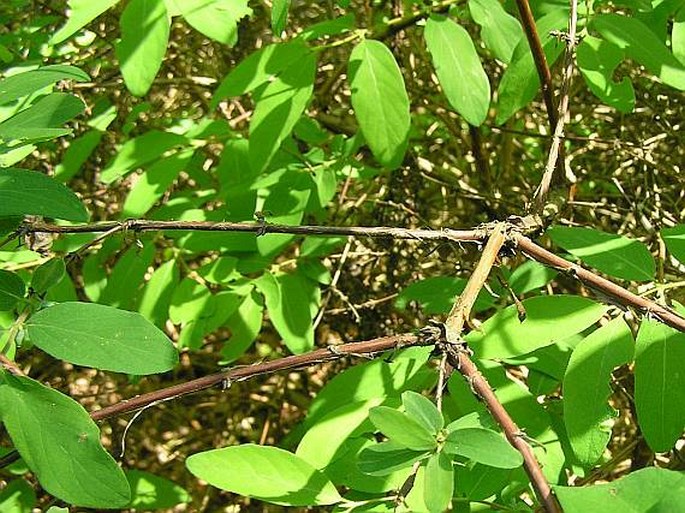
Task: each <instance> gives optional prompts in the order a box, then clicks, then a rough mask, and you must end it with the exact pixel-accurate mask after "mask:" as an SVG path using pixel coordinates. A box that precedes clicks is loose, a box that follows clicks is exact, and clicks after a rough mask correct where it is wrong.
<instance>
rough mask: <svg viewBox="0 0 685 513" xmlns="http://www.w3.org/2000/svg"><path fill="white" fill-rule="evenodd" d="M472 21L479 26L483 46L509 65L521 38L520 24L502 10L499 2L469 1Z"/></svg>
mask: <svg viewBox="0 0 685 513" xmlns="http://www.w3.org/2000/svg"><path fill="white" fill-rule="evenodd" d="M469 11H470V12H471V16H472V17H473V21H475V22H476V23H478V25H480V27H481V29H480V35H481V37H482V38H483V42H484V43H485V46H487V47H488V48H489V49H490V50H491V51H492V53H493V54H494V55H495V57H497V58H498V59H499V60H501V61H502V62H504V63H506V64H509V61H511V57H512V55H513V54H514V49H515V48H516V45H517V44H518V42H519V40H520V39H521V38H522V37H523V30H522V29H521V24H520V23H519V22H518V20H517V19H516V18H514V17H513V16H512V15H511V14H509V13H508V12H507V11H505V10H504V7H502V4H501V3H500V2H499V0H469Z"/></svg>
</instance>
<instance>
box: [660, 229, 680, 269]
mask: <svg viewBox="0 0 685 513" xmlns="http://www.w3.org/2000/svg"><path fill="white" fill-rule="evenodd" d="M661 236H662V237H663V238H664V242H665V243H666V247H667V248H668V251H669V253H671V255H672V256H673V257H674V258H675V259H677V260H678V261H679V262H680V263H681V264H685V224H677V225H675V226H673V227H672V228H664V229H663V230H661Z"/></svg>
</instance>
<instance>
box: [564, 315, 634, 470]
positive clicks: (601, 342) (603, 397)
mask: <svg viewBox="0 0 685 513" xmlns="http://www.w3.org/2000/svg"><path fill="white" fill-rule="evenodd" d="M632 357H633V337H632V334H631V332H630V328H628V325H627V324H626V323H625V322H624V321H623V319H622V318H621V317H618V318H616V319H614V320H613V321H611V322H610V323H609V324H607V325H605V326H602V327H601V328H599V329H597V330H595V331H594V332H592V334H590V335H589V336H587V337H586V338H584V339H583V340H582V341H581V342H580V343H579V344H578V345H577V346H576V348H575V350H574V351H573V353H572V354H571V359H570V361H569V364H568V367H567V369H566V375H565V376H564V388H563V390H564V422H565V424H566V431H567V433H568V437H569V440H570V442H571V447H573V452H574V454H575V455H576V457H577V458H578V460H579V462H580V463H581V464H582V465H583V466H586V467H590V466H591V465H593V464H594V463H595V462H596V461H597V460H598V459H599V458H600V457H601V456H602V453H603V452H604V449H605V448H606V446H607V444H608V443H609V440H610V439H611V424H613V422H612V417H614V416H615V415H616V413H615V411H614V410H613V409H612V408H610V407H609V406H608V405H607V400H608V397H609V395H610V394H611V388H610V387H609V382H610V381H611V371H613V370H614V368H616V367H618V366H619V365H623V364H625V363H628V362H629V361H630V360H631V359H632Z"/></svg>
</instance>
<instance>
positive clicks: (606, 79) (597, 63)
mask: <svg viewBox="0 0 685 513" xmlns="http://www.w3.org/2000/svg"><path fill="white" fill-rule="evenodd" d="M624 58H625V52H624V51H623V50H622V49H621V48H620V47H619V46H617V45H615V44H613V43H610V42H609V41H605V40H603V39H598V38H596V37H592V36H586V37H584V38H583V41H582V42H581V43H580V44H579V45H578V48H577V50H576V59H577V61H578V69H580V72H581V73H582V75H583V78H584V79H585V83H586V84H587V85H588V87H589V88H590V91H592V92H593V93H594V94H595V96H597V97H598V98H599V99H600V100H602V101H603V102H604V103H606V104H607V105H609V106H610V107H613V108H615V109H616V110H618V111H619V112H624V113H628V112H632V111H633V109H634V108H635V91H634V90H633V84H632V83H631V82H630V78H628V77H624V78H623V80H621V81H620V82H616V81H614V72H615V70H616V67H617V66H618V65H619V64H621V62H623V59H624Z"/></svg>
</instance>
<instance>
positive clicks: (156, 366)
mask: <svg viewBox="0 0 685 513" xmlns="http://www.w3.org/2000/svg"><path fill="white" fill-rule="evenodd" d="M94 320H97V322H93V321H94ZM25 326H26V330H27V331H28V334H29V337H30V338H31V341H32V342H33V343H34V344H35V345H36V346H38V347H39V348H40V349H42V350H43V351H45V352H47V353H49V354H51V355H52V356H54V357H55V358H59V359H62V360H66V361H68V362H71V363H75V364H77V365H85V366H88V367H95V368H96V369H102V370H110V371H114V372H126V373H128V374H140V375H143V374H155V373H160V372H165V371H168V370H169V369H171V368H173V367H174V366H175V365H176V364H177V363H178V353H177V351H176V349H175V348H174V346H173V344H172V343H171V341H170V340H169V339H168V338H167V337H166V335H165V334H164V333H162V332H161V331H160V330H159V329H158V328H156V327H155V326H154V325H153V324H150V323H149V322H148V321H147V320H146V319H145V318H144V317H142V316H141V315H140V314H138V313H136V312H126V311H123V310H117V309H116V308H112V307H111V306H105V305H97V304H92V303H77V302H67V303H60V304H57V305H53V306H50V307H48V308H45V309H44V310H41V311H40V312H38V313H37V314H35V315H33V316H32V317H31V318H30V319H29V320H28V321H27V323H26V325H25Z"/></svg>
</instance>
